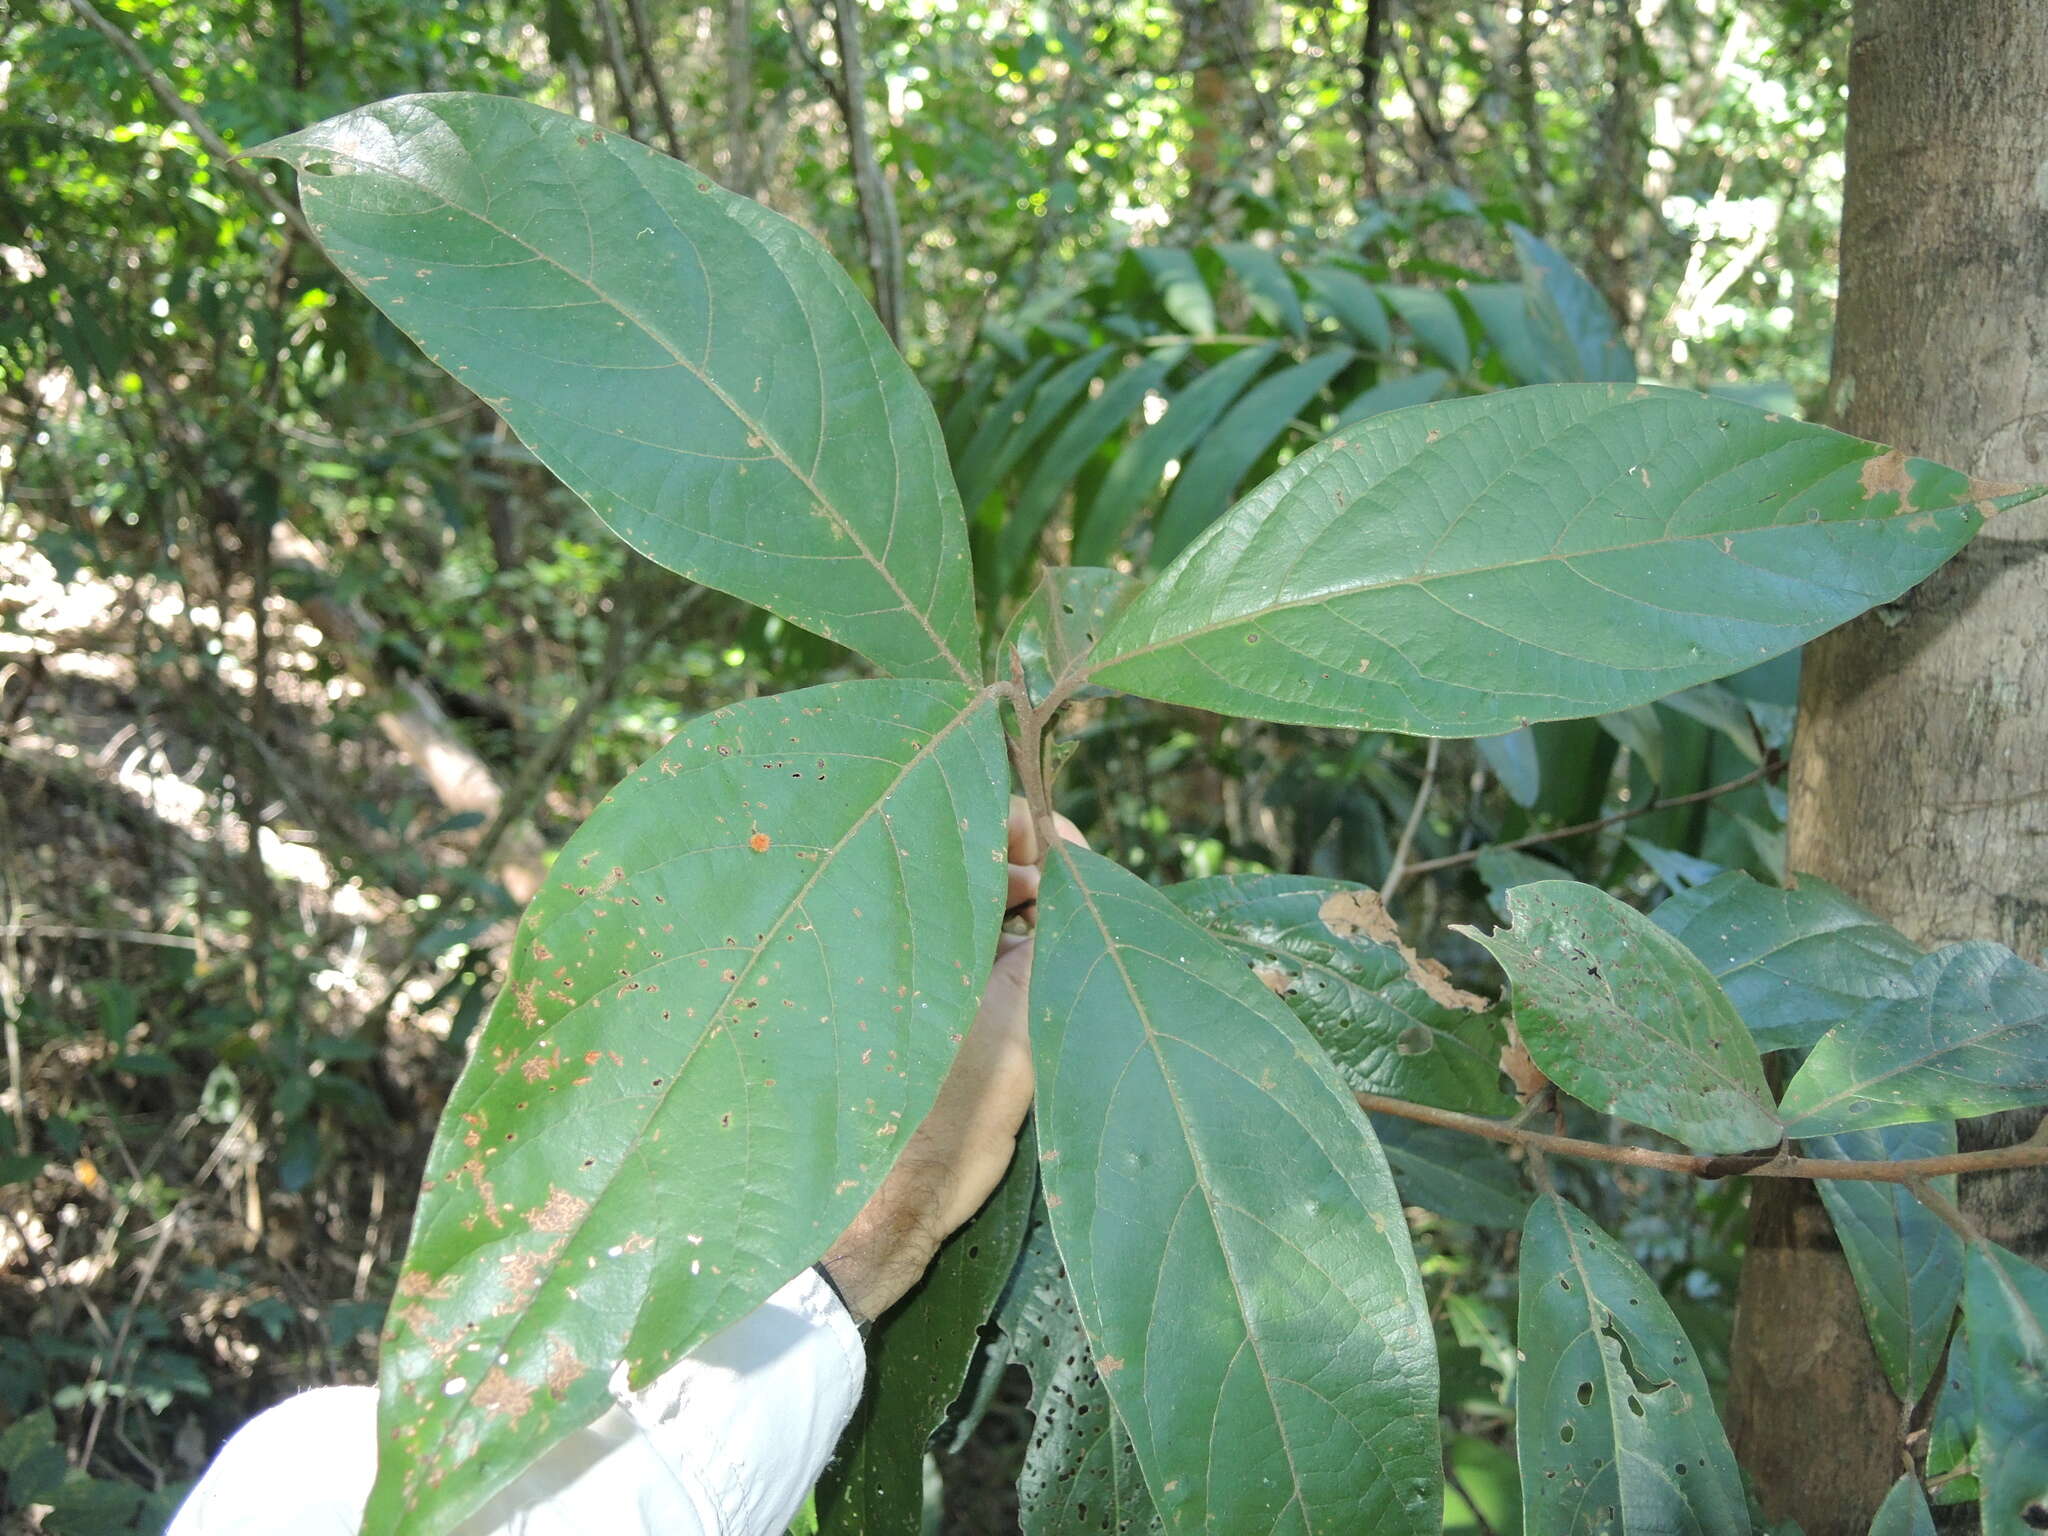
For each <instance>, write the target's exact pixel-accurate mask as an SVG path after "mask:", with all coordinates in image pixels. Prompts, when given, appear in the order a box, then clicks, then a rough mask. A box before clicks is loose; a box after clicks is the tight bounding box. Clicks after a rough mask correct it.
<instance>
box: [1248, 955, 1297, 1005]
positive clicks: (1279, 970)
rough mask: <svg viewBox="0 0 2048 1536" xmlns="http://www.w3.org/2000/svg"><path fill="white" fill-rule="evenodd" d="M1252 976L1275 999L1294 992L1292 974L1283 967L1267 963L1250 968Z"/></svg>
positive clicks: (1270, 962)
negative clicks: (1261, 983) (1263, 985)
mask: <svg viewBox="0 0 2048 1536" xmlns="http://www.w3.org/2000/svg"><path fill="white" fill-rule="evenodd" d="M1252 974H1253V975H1254V976H1256V977H1258V978H1259V980H1260V981H1261V982H1263V983H1264V984H1265V987H1266V990H1267V991H1268V992H1271V993H1272V994H1273V995H1274V996H1276V997H1286V996H1287V995H1288V994H1289V993H1291V992H1292V991H1293V990H1294V981H1295V977H1294V972H1292V971H1290V970H1288V969H1287V967H1286V966H1284V965H1278V964H1275V963H1274V962H1272V961H1267V962H1266V963H1265V964H1263V965H1255V966H1253V967H1252Z"/></svg>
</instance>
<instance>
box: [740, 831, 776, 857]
mask: <svg viewBox="0 0 2048 1536" xmlns="http://www.w3.org/2000/svg"><path fill="white" fill-rule="evenodd" d="M774 841H775V840H774V839H773V838H771V837H770V836H769V835H768V834H767V833H766V832H756V833H755V834H754V835H753V836H752V837H750V838H748V839H747V846H748V847H749V848H751V849H753V850H754V852H756V853H766V852H767V851H768V849H769V848H770V846H772V845H773V843H774Z"/></svg>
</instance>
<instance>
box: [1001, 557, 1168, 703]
mask: <svg viewBox="0 0 2048 1536" xmlns="http://www.w3.org/2000/svg"><path fill="white" fill-rule="evenodd" d="M1137 590H1138V584H1137V582H1135V581H1133V580H1132V579H1131V578H1130V577H1128V576H1126V575H1124V574H1123V572H1121V571H1105V570H1101V569H1099V568H1097V567H1095V566H1085V565H1054V566H1048V567H1046V570H1045V574H1044V575H1043V576H1042V577H1041V578H1040V579H1039V583H1038V586H1037V588H1036V589H1035V590H1034V591H1033V592H1032V594H1031V596H1030V597H1029V598H1027V599H1026V600H1025V602H1024V605H1023V606H1022V607H1021V608H1019V609H1018V610H1017V612H1016V614H1015V616H1014V617H1012V618H1011V620H1010V627H1009V628H1008V629H1007V630H1005V631H1004V633H1003V638H1002V640H1001V641H1000V642H999V643H998V644H997V646H996V670H997V672H998V673H999V674H1007V673H1008V671H1009V667H1010V652H1011V651H1012V650H1014V651H1015V652H1016V653H1017V658H1018V660H1020V661H1021V662H1023V664H1024V687H1025V689H1026V691H1028V692H1029V693H1030V695H1031V699H1032V702H1033V703H1043V702H1044V700H1045V699H1046V697H1047V696H1048V695H1050V694H1051V693H1052V691H1053V690H1054V689H1055V688H1059V687H1064V686H1065V685H1066V684H1067V683H1068V682H1069V681H1070V680H1071V679H1072V678H1073V677H1074V675H1075V674H1076V672H1078V671H1079V669H1080V667H1081V664H1082V663H1083V662H1084V661H1086V660H1087V657H1088V653H1089V651H1090V650H1092V649H1093V648H1094V646H1095V642H1096V640H1097V639H1098V638H1099V637H1100V636H1101V634H1102V631H1103V629H1104V627H1105V626H1106V625H1107V623H1108V621H1109V619H1110V618H1111V617H1112V616H1113V615H1114V614H1115V613H1116V612H1117V610H1118V609H1120V608H1121V607H1122V606H1123V605H1124V604H1125V603H1127V602H1129V601H1130V600H1131V598H1132V596H1133V595H1135V594H1136V592H1137Z"/></svg>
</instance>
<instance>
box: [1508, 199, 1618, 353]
mask: <svg viewBox="0 0 2048 1536" xmlns="http://www.w3.org/2000/svg"><path fill="white" fill-rule="evenodd" d="M1508 233H1509V234H1510V235H1511V236H1513V238H1514V242H1515V252H1516V254H1517V255H1518V256H1520V257H1521V261H1522V288H1523V291H1524V292H1525V293H1526V294H1527V295H1528V298H1529V315H1530V324H1531V328H1532V329H1533V330H1534V331H1535V333H1536V336H1537V338H1538V340H1539V341H1540V342H1541V343H1542V344H1543V346H1544V348H1545V350H1546V351H1547V352H1548V353H1549V355H1550V359H1551V373H1550V377H1551V378H1554V379H1560V380H1577V379H1586V380H1590V381H1595V382H1597V381H1601V380H1606V381H1610V382H1614V383H1621V384H1629V383H1633V382H1634V381H1635V376H1636V363H1635V359H1634V357H1632V356H1631V355H1630V354H1629V350H1628V346H1627V344H1626V343H1624V342H1623V341H1622V339H1621V334H1620V332H1619V330H1617V328H1616V327H1615V324H1614V311H1613V310H1611V309H1610V308H1608V306H1607V301H1606V300H1605V299H1604V298H1602V297H1601V296H1600V290H1599V289H1597V288H1595V287H1594V286H1593V285H1592V284H1591V283H1589V282H1587V281H1586V279H1585V277H1584V276H1583V275H1582V274H1581V273H1580V271H1579V269H1578V268H1577V267H1575V266H1573V265H1572V264H1571V263H1570V262H1568V261H1566V260H1565V259H1564V257H1563V256H1561V255H1560V254H1558V252H1557V251H1556V250H1555V249H1553V248H1552V247H1551V246H1549V245H1547V244H1546V243H1544V242H1543V241H1542V240H1539V239H1538V238H1537V237H1536V236H1534V235H1532V234H1530V233H1529V231H1528V230H1526V229H1523V228H1522V227H1521V226H1520V225H1518V224H1510V225H1508Z"/></svg>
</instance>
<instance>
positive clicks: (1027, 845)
mask: <svg viewBox="0 0 2048 1536" xmlns="http://www.w3.org/2000/svg"><path fill="white" fill-rule="evenodd" d="M1009 842H1010V852H1009V859H1010V862H1011V863H1012V864H1036V863H1037V862H1038V828H1037V827H1036V826H1035V825H1034V824H1033V822H1032V820H1031V807H1030V806H1028V805H1026V804H1025V803H1024V797H1023V796H1022V795H1012V796H1010V826H1009Z"/></svg>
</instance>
